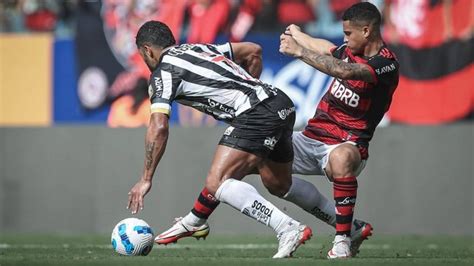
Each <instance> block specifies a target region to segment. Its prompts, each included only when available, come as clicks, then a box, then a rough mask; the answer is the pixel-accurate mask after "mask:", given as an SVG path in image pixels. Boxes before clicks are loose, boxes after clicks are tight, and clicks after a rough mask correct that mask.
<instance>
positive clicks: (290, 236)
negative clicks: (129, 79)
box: [128, 21, 312, 258]
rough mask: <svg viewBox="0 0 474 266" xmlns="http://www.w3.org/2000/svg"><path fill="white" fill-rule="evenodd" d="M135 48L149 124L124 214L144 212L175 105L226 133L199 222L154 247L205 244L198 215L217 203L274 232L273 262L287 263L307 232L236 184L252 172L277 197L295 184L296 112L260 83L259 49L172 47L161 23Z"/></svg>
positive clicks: (147, 28) (149, 26) (149, 27)
mask: <svg viewBox="0 0 474 266" xmlns="http://www.w3.org/2000/svg"><path fill="white" fill-rule="evenodd" d="M136 44H137V47H138V49H139V52H140V55H141V56H142V58H143V59H144V61H145V62H146V64H147V65H148V67H149V68H150V70H151V71H152V75H151V78H150V85H149V96H150V100H151V118H150V124H149V127H148V129H147V134H146V139H145V162H144V170H143V174H142V176H141V177H140V180H139V181H138V182H137V183H136V184H135V185H134V186H133V187H132V189H131V190H130V192H129V200H128V208H131V211H132V213H133V214H134V213H137V212H138V211H139V210H140V209H142V208H143V198H144V196H145V195H146V194H147V193H148V192H149V190H150V188H151V185H152V179H153V174H154V172H155V169H156V167H157V165H158V163H159V161H160V159H161V157H162V155H163V153H164V151H165V147H166V143H167V139H168V131H169V130H168V120H169V115H170V112H171V103H172V102H173V101H176V102H178V103H181V104H184V105H187V106H190V107H193V108H195V109H197V110H199V111H201V112H204V113H206V114H209V115H212V116H213V117H214V118H216V119H217V120H220V121H224V122H226V123H228V124H229V125H230V126H229V127H228V128H227V130H226V131H225V132H224V135H223V137H222V138H221V140H220V142H219V145H218V146H217V149H216V152H215V155H214V159H213V162H212V165H211V168H210V170H209V173H208V176H207V179H206V186H205V189H204V190H203V197H200V198H199V199H198V202H197V203H196V204H195V208H194V209H193V210H195V212H193V214H196V215H191V216H189V215H188V216H186V217H185V219H179V220H177V222H176V223H175V225H174V226H173V227H172V228H171V229H170V230H168V231H166V232H164V233H162V234H160V235H159V236H158V237H157V238H156V239H155V241H156V242H157V243H159V244H166V243H171V242H176V240H177V239H179V238H180V237H183V236H195V237H205V236H207V234H208V233H209V227H208V225H207V223H206V218H207V217H205V216H202V215H209V214H210V213H209V212H208V213H207V214H206V210H210V209H212V207H213V205H216V204H218V201H221V202H224V203H227V204H228V205H230V206H232V207H234V208H235V209H237V210H239V211H241V212H242V213H244V214H245V215H247V216H249V217H251V218H253V219H255V220H257V221H259V222H261V223H263V224H265V225H267V226H269V227H271V228H272V229H273V230H274V231H275V232H276V233H277V237H278V239H279V247H278V252H277V253H276V254H275V255H274V258H285V257H290V256H291V254H292V253H293V252H294V251H295V250H296V248H297V247H298V246H299V245H300V244H302V243H304V242H305V241H306V240H308V239H309V238H310V237H311V235H312V232H311V228H309V227H308V226H306V225H302V224H300V223H299V222H298V221H296V220H294V219H293V218H291V217H289V216H288V215H286V214H285V213H283V212H282V211H281V210H279V209H278V208H277V207H275V206H274V205H273V204H272V203H271V202H269V201H268V200H266V199H265V198H263V197H262V196H261V195H260V194H259V193H258V192H257V190H256V189H255V188H254V187H253V186H251V185H249V184H248V183H245V182H242V181H240V180H241V179H242V178H243V177H245V176H246V175H247V174H249V173H250V172H251V171H252V170H253V169H255V168H256V169H258V172H259V174H260V175H261V178H262V181H263V183H264V184H265V186H266V187H267V188H269V189H270V192H272V193H273V194H275V195H279V196H283V195H284V194H285V193H286V192H287V191H288V189H289V188H290V186H291V182H292V181H291V167H292V161H293V147H292V141H291V135H292V131H293V125H294V121H295V107H294V105H293V103H292V101H291V100H290V99H289V98H288V96H286V95H285V94H284V93H283V92H282V91H281V90H279V89H277V88H275V87H273V86H271V85H269V84H265V83H263V82H261V81H260V80H258V79H257V77H258V76H259V75H260V73H261V70H262V62H261V54H260V53H261V51H260V47H259V46H257V45H256V44H252V43H235V44H230V43H227V44H224V45H212V44H183V45H175V40H174V38H173V35H172V33H171V31H170V29H169V28H168V27H167V26H166V25H165V24H163V23H161V22H158V21H149V22H147V23H145V24H144V25H143V26H142V27H141V28H140V29H139V31H138V33H137V37H136Z"/></svg>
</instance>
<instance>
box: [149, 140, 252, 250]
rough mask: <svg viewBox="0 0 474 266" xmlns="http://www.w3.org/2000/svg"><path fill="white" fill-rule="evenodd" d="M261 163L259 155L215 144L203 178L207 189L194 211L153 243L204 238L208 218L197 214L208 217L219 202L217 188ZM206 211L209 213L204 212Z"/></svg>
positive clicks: (207, 231) (178, 219)
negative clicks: (213, 152)
mask: <svg viewBox="0 0 474 266" xmlns="http://www.w3.org/2000/svg"><path fill="white" fill-rule="evenodd" d="M260 160H261V159H260V158H259V157H258V156H256V155H253V154H251V153H248V152H244V151H240V150H237V149H234V148H231V147H227V146H223V145H218V146H217V149H216V152H215V154H214V159H213V161H212V164H211V168H210V170H209V172H208V175H207V178H206V186H205V187H204V189H203V191H201V194H200V195H199V197H198V199H197V200H196V202H195V204H194V207H193V210H191V212H190V213H188V214H187V215H186V216H185V217H184V218H177V220H176V223H175V224H174V225H173V226H172V227H171V228H170V229H168V230H166V231H165V232H163V233H161V234H159V235H158V236H157V237H156V238H155V242H156V243H158V244H168V243H173V242H176V241H177V240H179V239H180V238H183V237H189V236H193V237H196V238H200V237H204V238H205V237H206V236H207V235H208V234H209V226H208V224H207V218H208V217H205V216H204V217H203V216H200V214H201V213H207V214H208V215H210V213H211V212H212V211H213V210H214V209H215V208H216V207H217V205H218V203H219V200H217V199H216V198H215V197H214V195H215V193H216V191H217V189H218V188H219V186H220V185H221V184H222V183H223V182H224V181H225V180H226V179H228V178H235V179H237V180H240V179H242V178H243V177H244V176H245V174H246V172H247V171H248V169H251V168H252V167H256V165H257V164H258V162H259V161H260ZM200 205H204V206H200ZM206 205H207V207H206ZM206 208H207V209H208V210H205V209H206ZM208 215H207V216H208Z"/></svg>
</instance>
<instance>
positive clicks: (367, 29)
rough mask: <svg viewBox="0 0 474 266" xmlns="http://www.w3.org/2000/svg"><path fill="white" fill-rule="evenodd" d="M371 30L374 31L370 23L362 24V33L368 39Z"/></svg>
mask: <svg viewBox="0 0 474 266" xmlns="http://www.w3.org/2000/svg"><path fill="white" fill-rule="evenodd" d="M371 32H372V27H371V26H370V25H365V26H362V34H363V35H364V37H365V38H366V39H367V38H369V36H370V33H371Z"/></svg>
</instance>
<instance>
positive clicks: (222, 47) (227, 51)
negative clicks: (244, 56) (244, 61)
mask: <svg viewBox="0 0 474 266" xmlns="http://www.w3.org/2000/svg"><path fill="white" fill-rule="evenodd" d="M214 47H215V48H216V49H217V51H219V52H220V53H221V54H223V55H224V56H225V57H227V58H228V59H230V60H232V61H234V53H233V51H232V45H231V44H230V42H227V43H224V44H219V45H215V46H214Z"/></svg>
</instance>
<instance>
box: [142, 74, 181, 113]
mask: <svg viewBox="0 0 474 266" xmlns="http://www.w3.org/2000/svg"><path fill="white" fill-rule="evenodd" d="M176 90H177V84H176V83H173V77H172V74H171V72H169V71H165V70H163V69H160V68H158V69H157V70H155V71H154V72H153V74H152V75H151V79H150V84H149V86H148V95H149V96H150V102H151V113H156V112H159V113H163V114H166V115H168V116H169V115H170V113H171V102H172V101H173V97H174V96H175V95H176Z"/></svg>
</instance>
